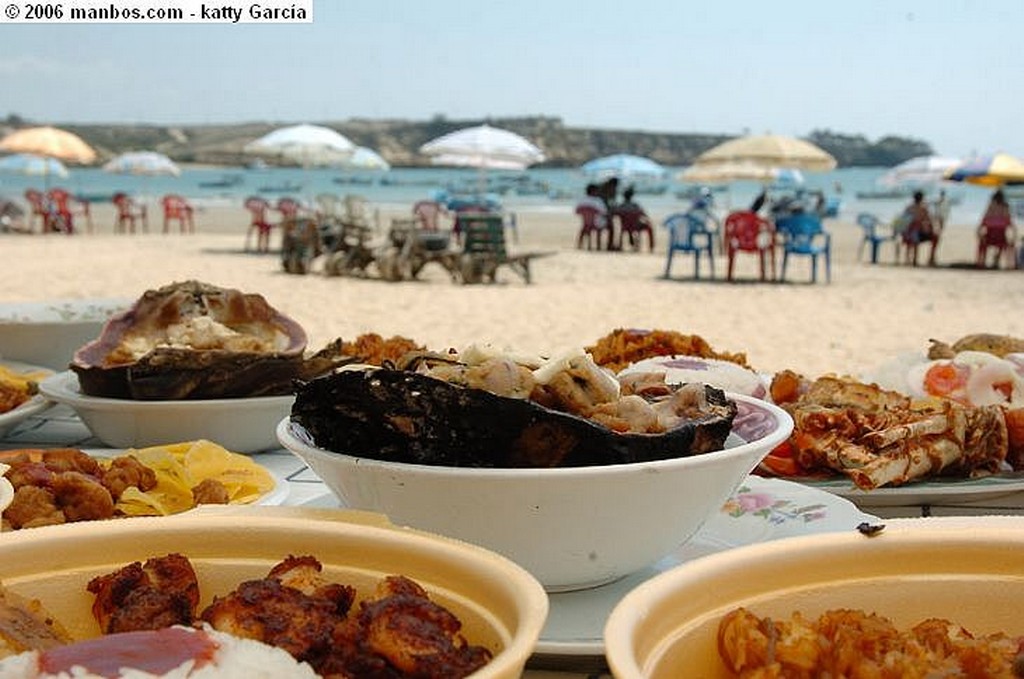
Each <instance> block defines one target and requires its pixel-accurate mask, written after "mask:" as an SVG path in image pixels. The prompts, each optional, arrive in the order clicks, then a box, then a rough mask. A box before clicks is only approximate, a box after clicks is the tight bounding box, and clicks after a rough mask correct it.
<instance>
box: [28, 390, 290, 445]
mask: <svg viewBox="0 0 1024 679" xmlns="http://www.w3.org/2000/svg"><path fill="white" fill-rule="evenodd" d="M39 391H40V393H42V394H43V395H44V396H46V397H47V398H49V399H51V400H53V401H56V402H57V403H65V404H67V405H69V406H71V407H72V408H74V410H75V412H76V413H78V416H79V417H80V418H82V421H83V422H85V425H86V426H87V427H89V429H90V430H91V431H92V433H93V434H94V435H95V436H96V437H97V438H98V439H100V440H101V441H103V443H105V444H107V445H108V446H110V447H111V448H144V447H146V446H158V445H163V444H166V443H177V442H179V441H191V440H193V439H207V440H209V441H213V442H214V443H219V444H220V445H222V446H224V447H225V448H227V449H228V450H231V451H233V452H236V453H256V452H259V451H262V450H269V449H272V448H279V447H280V444H279V443H278V442H277V435H276V433H275V431H274V429H275V427H276V426H277V423H278V422H280V421H281V419H282V418H284V417H287V416H288V415H289V414H290V413H291V409H292V402H293V401H294V400H295V397H294V396H292V395H287V396H259V397H256V398H230V399H227V398H225V399H209V400H196V401H187V400H186V401H133V400H129V399H120V398H101V397H98V396H87V395H85V394H83V393H81V391H80V390H79V386H78V376H77V375H75V373H73V372H71V371H70V370H68V371H64V372H61V373H57V374H56V375H52V376H50V377H48V378H46V379H44V380H43V381H42V382H40V383H39Z"/></svg>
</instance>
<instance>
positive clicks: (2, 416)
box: [0, 360, 53, 439]
mask: <svg viewBox="0 0 1024 679" xmlns="http://www.w3.org/2000/svg"><path fill="white" fill-rule="evenodd" d="M0 365H3V366H4V367H6V368H8V369H10V370H13V371H15V372H18V373H28V372H37V371H44V372H46V374H48V375H49V374H52V373H53V371H52V370H50V369H49V368H44V367H43V366H39V365H29V364H28V363H22V362H21V361H3V360H0ZM52 406H53V402H52V401H48V400H47V399H46V398H45V397H44V396H42V395H41V394H36V395H34V396H33V397H32V398H30V399H29V400H27V401H25V402H24V403H22V404H21V405H20V406H18V407H17V408H12V409H11V410H8V411H7V412H5V413H0V439H2V438H3V437H4V436H6V435H7V432H9V431H10V430H11V429H14V427H15V426H17V425H19V424H21V422H22V421H23V420H26V419H28V418H30V417H32V416H33V415H37V414H39V413H41V412H43V411H44V410H46V409H48V408H51V407H52Z"/></svg>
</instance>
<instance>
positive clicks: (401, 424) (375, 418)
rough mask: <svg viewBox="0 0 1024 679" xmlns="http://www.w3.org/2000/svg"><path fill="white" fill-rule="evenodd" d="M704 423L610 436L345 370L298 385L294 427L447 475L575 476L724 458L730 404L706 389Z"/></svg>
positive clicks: (469, 391)
mask: <svg viewBox="0 0 1024 679" xmlns="http://www.w3.org/2000/svg"><path fill="white" fill-rule="evenodd" d="M706 394H707V399H708V403H709V407H708V410H707V412H706V413H703V414H702V415H701V416H699V417H697V418H695V419H692V420H689V421H686V422H684V423H683V424H682V425H680V426H678V427H675V428H673V429H671V430H669V431H667V432H664V433H661V434H635V433H633V434H631V433H620V432H615V431H613V430H611V429H608V428H607V427H604V426H602V425H600V424H597V423H595V422H593V421H591V420H588V419H585V418H582V417H578V416H576V415H571V414H568V413H564V412H560V411H556V410H552V409H550V408H546V407H544V406H542V405H540V404H538V403H535V402H533V401H530V400H526V399H517V398H508V397H504V396H498V395H496V394H492V393H491V392H488V391H485V390H482V389H475V388H471V387H465V386H461V385H457V384H452V383H449V382H445V381H443V380H440V379H436V378H433V377H429V376H426V375H421V374H418V373H413V372H407V371H402V370H390V369H365V370H342V371H338V372H334V373H332V374H329V375H323V376H320V377H318V378H316V379H313V380H311V381H309V382H308V383H305V384H303V385H301V386H300V387H299V388H298V390H297V392H296V399H295V403H294V405H293V406H292V415H291V420H292V422H293V423H294V424H297V425H299V426H300V427H301V428H302V429H304V430H305V435H306V436H305V437H306V438H308V439H310V440H311V442H312V443H313V444H314V445H316V446H317V447H319V448H322V449H324V450H329V451H334V452H337V453H343V454H346V455H350V456H354V457H365V458H373V459H377V460H387V461H392V462H404V463H412V464H428V465H440V466H452V467H497V468H523V467H578V466H590V465H607V464H625V463H632V462H644V461H650V460H660V459H667V458H676V457H684V456H688V455H699V454H702V453H707V452H711V451H714V450H721V449H722V448H723V446H724V444H725V439H726V438H727V437H728V436H729V432H730V430H731V428H732V420H733V418H734V417H735V415H736V404H735V402H733V401H730V400H729V399H727V398H726V396H725V393H724V392H723V391H721V390H720V389H716V388H714V387H710V386H709V387H706Z"/></svg>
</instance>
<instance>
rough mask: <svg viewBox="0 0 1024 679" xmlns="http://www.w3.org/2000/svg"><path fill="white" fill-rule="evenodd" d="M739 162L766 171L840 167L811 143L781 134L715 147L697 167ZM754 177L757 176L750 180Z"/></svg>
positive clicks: (705, 154) (819, 169) (812, 170)
mask: <svg viewBox="0 0 1024 679" xmlns="http://www.w3.org/2000/svg"><path fill="white" fill-rule="evenodd" d="M723 163H739V164H740V166H741V167H748V166H752V167H751V171H754V170H755V168H763V169H765V170H766V171H772V170H778V169H780V168H792V169H796V170H803V171H805V172H807V171H810V172H824V171H827V170H832V169H834V168H835V166H836V159H835V158H833V157H832V155H831V154H829V153H828V152H827V151H825V150H824V149H821V148H819V147H818V146H815V145H814V144H812V143H811V142H809V141H804V140H803V139H797V138H796V137H787V136H784V135H779V134H761V135H749V136H746V137H737V138H736V139H730V140H729V141H727V142H723V143H721V144H719V145H718V146H715V147H712V148H710V149H708V150H707V151H705V152H704V153H702V154H700V155H699V156H697V158H696V159H695V160H694V161H693V164H694V165H696V166H698V167H699V166H716V165H721V164H723ZM749 178H751V179H752V178H753V177H749Z"/></svg>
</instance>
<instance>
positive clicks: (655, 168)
mask: <svg viewBox="0 0 1024 679" xmlns="http://www.w3.org/2000/svg"><path fill="white" fill-rule="evenodd" d="M580 170H581V171H582V172H583V173H584V174H587V175H591V176H594V177H598V178H609V177H619V178H620V179H661V178H662V177H664V176H665V175H666V174H667V172H666V170H665V168H664V167H663V166H662V165H661V164H659V163H657V162H655V161H653V160H651V159H650V158H645V157H644V156H637V155H632V154H629V153H616V154H613V155H610V156H603V157H601V158H594V159H593V160H589V161H587V162H586V163H584V164H583V165H582V166H580Z"/></svg>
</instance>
